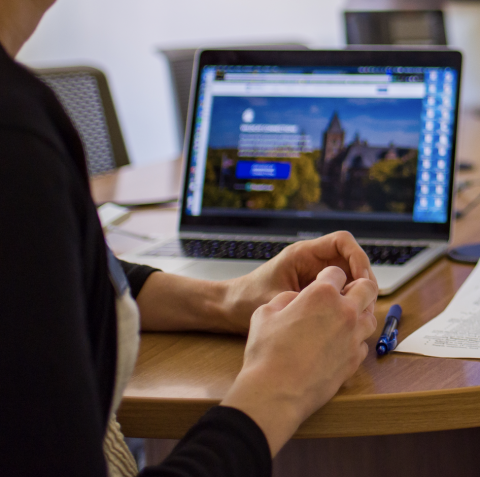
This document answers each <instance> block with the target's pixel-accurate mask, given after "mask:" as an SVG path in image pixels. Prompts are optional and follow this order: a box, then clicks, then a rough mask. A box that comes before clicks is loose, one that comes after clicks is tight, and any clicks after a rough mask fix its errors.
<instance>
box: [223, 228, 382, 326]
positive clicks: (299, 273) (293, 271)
mask: <svg viewBox="0 0 480 477" xmlns="http://www.w3.org/2000/svg"><path fill="white" fill-rule="evenodd" d="M329 266H336V267H339V268H340V269H342V270H343V272H344V273H345V275H346V281H345V283H346V285H347V286H348V284H349V283H351V282H353V281H354V280H357V279H360V278H366V279H369V280H371V281H372V282H373V283H374V285H375V286H376V284H377V281H376V279H375V275H374V274H373V272H372V268H371V266H370V260H369V259H368V257H367V255H366V254H365V252H364V251H363V249H362V248H361V247H360V245H359V244H358V243H357V241H356V240H355V238H354V237H353V236H352V234H350V233H349V232H345V231H341V232H334V233H331V234H329V235H325V236H323V237H320V238H318V239H314V240H304V241H299V242H296V243H294V244H292V245H290V246H288V247H287V248H286V249H284V250H283V251H282V252H281V253H280V254H278V255H277V256H276V257H274V258H272V259H270V260H269V261H268V262H266V263H265V264H263V265H262V266H261V267H259V268H257V269H256V270H254V271H253V272H251V273H249V274H248V275H245V276H242V277H239V278H236V279H233V280H228V281H227V282H225V284H226V290H227V291H226V297H225V302H226V304H227V305H226V309H227V310H230V311H227V313H226V316H227V320H228V322H229V324H225V327H226V329H227V330H229V331H234V332H240V333H244V334H246V333H248V330H249V326H250V318H251V316H252V314H253V312H254V311H255V310H256V309H257V308H258V307H259V306H261V305H263V304H265V303H268V302H269V301H270V300H272V299H273V298H275V297H276V296H277V295H278V294H279V293H282V292H285V291H294V292H300V291H302V290H303V289H304V288H305V287H306V286H307V285H309V284H310V283H312V282H313V281H314V280H315V278H316V276H317V275H318V273H319V272H321V271H322V270H324V269H325V268H326V267H329ZM372 311H373V309H372Z"/></svg>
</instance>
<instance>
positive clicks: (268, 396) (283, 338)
mask: <svg viewBox="0 0 480 477" xmlns="http://www.w3.org/2000/svg"><path fill="white" fill-rule="evenodd" d="M312 261H313V260H312ZM360 262H361V261H360ZM340 263H341V260H340V259H339V260H338V264H340ZM344 263H347V261H346V262H344ZM305 265H306V264H305ZM356 266H357V267H358V266H360V267H361V266H362V264H361V263H359V264H356ZM357 273H358V272H357ZM362 274H363V272H362ZM353 277H355V274H353ZM303 278H304V279H305V280H307V281H309V280H308V271H307V272H306V275H305V276H304V277H303ZM347 283H348V284H347ZM376 298H377V285H376V282H375V281H374V280H371V279H370V278H369V277H368V278H367V277H365V278H357V279H355V280H350V281H349V277H348V275H347V274H346V273H345V271H344V270H343V269H342V268H340V267H339V266H326V267H325V268H324V269H323V270H322V271H321V272H320V273H318V276H317V277H316V279H314V280H313V281H312V282H311V283H310V284H308V285H307V286H305V287H304V288H303V289H302V290H301V291H299V292H296V291H286V292H282V293H279V294H277V295H276V296H275V297H274V298H273V299H272V300H271V301H270V302H269V303H268V304H265V305H263V306H261V307H260V308H258V309H257V310H256V311H255V313H254V314H253V316H252V319H251V324H250V333H249V336H248V340H247V346H246V350H245V357H244V365H243V368H242V370H241V372H240V374H239V375H238V377H237V379H236V381H235V383H234V385H233V386H232V388H231V389H230V391H229V392H228V394H227V396H226V397H225V399H224V401H223V402H222V405H226V406H232V407H236V408H238V409H240V410H242V411H243V412H245V413H246V414H248V415H249V416H250V417H251V418H252V419H253V420H254V421H256V422H257V424H258V425H259V426H260V427H261V428H262V430H263V431H264V433H265V435H266V437H267V440H268V443H269V445H270V449H271V451H272V455H275V454H276V453H277V452H278V450H279V449H280V448H281V447H282V446H283V444H284V443H285V442H286V441H287V440H288V439H289V438H290V437H291V436H292V434H293V433H294V432H295V430H296V429H297V428H298V426H299V425H300V424H301V423H302V422H303V421H304V420H305V419H306V418H307V417H308V416H310V415H311V414H312V413H313V412H315V411H316V410H317V409H318V408H320V407H321V406H322V405H324V404H325V403H326V402H327V401H328V400H329V399H331V398H332V397H333V396H334V395H335V393H336V392H337V391H338V389H339V387H340V386H341V385H342V383H344V382H345V380H346V379H348V378H349V377H350V376H352V375H353V373H354V372H355V371H356V370H357V368H358V366H359V365H360V364H361V362H362V361H363V360H364V359H365V357H366V356H367V352H368V346H367V344H366V343H365V340H366V339H367V338H368V337H369V336H370V335H371V334H372V333H373V332H374V331H375V328H376V320H375V317H374V316H373V305H374V303H375V300H376Z"/></svg>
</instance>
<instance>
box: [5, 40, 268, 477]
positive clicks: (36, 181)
mask: <svg viewBox="0 0 480 477" xmlns="http://www.w3.org/2000/svg"><path fill="white" fill-rule="evenodd" d="M123 266H124V270H125V271H126V274H127V277H128V279H129V281H130V285H131V288H132V290H133V291H134V294H136V293H138V292H139V290H140V289H141V286H142V284H143V282H144V281H145V280H146V278H147V277H148V275H149V273H151V271H152V270H151V269H148V268H145V267H141V266H134V265H131V264H125V263H124V264H123ZM0 285H1V286H0V325H1V327H0V475H2V476H15V477H23V476H25V477H28V476H49V477H51V476H62V477H63V476H67V475H68V476H69V477H75V476H88V477H96V476H99V477H100V476H101V477H105V476H106V475H107V470H106V465H105V461H104V456H103V452H102V441H103V437H104V433H105V428H106V424H107V420H108V417H109V410H110V405H111V400H112V393H113V388H114V376H115V365H116V317H115V298H114V290H113V287H112V285H111V283H110V281H109V279H108V274H107V258H106V251H105V240H104V237H103V234H102V229H101V225H100V223H99V220H98V217H97V213H96V209H95V206H94V204H93V202H92V199H91V196H90V191H89V184H88V176H87V171H86V166H85V157H84V153H83V149H82V145H81V141H80V139H79V136H78V134H77V133H76V131H75V129H74V127H73V126H72V124H71V122H70V121H69V119H68V117H67V115H66V114H65V112H64V111H63V109H62V107H61V105H60V104H59V102H58V101H57V100H56V98H55V96H54V94H53V93H52V92H51V91H50V90H49V89H48V88H47V87H46V86H45V85H44V84H43V83H41V82H40V81H39V80H38V79H36V78H35V77H34V76H33V75H32V74H31V73H30V72H29V71H27V70H26V69H25V68H23V67H22V66H20V65H18V64H17V63H16V62H14V61H13V60H12V59H11V58H10V57H9V56H8V55H7V54H6V52H5V51H4V50H3V49H2V47H1V46H0ZM270 473H271V461H270V454H269V450H268V445H267V442H266V439H265V437H264V435H263V433H262V432H261V430H260V429H259V428H258V426H257V425H256V424H255V423H254V422H253V421H252V420H251V419H250V418H249V417H247V416H246V415H245V414H243V413H241V412H240V411H237V410H235V409H230V408H225V407H216V408H213V409H212V410H211V411H210V412H208V413H207V414H206V415H205V416H204V417H203V418H202V419H201V420H200V421H199V423H198V424H197V425H196V426H194V427H193V428H192V429H191V430H190V431H189V433H188V434H187V435H186V436H185V438H184V439H183V440H182V441H181V443H180V444H179V446H178V447H177V448H176V449H175V450H174V452H173V453H172V455H171V456H170V457H169V458H168V459H167V460H166V461H165V462H164V463H163V464H162V465H161V466H157V467H152V468H149V469H146V470H144V471H143V472H142V475H144V476H149V477H150V476H160V475H161V476H176V477H181V476H190V477H192V476H202V477H207V476H218V477H220V476H229V477H235V476H239V477H240V476H242V477H246V476H249V477H255V476H262V477H263V476H267V475H270Z"/></svg>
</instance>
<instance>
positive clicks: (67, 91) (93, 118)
mask: <svg viewBox="0 0 480 477" xmlns="http://www.w3.org/2000/svg"><path fill="white" fill-rule="evenodd" d="M33 72H34V73H35V74H36V75H37V76H38V77H39V78H40V79H41V80H42V81H43V82H44V83H45V84H47V86H49V87H50V88H51V89H52V90H53V91H54V93H55V94H56V96H57V98H58V100H59V101H60V102H61V103H62V106H63V107H64V108H65V111H66V112H67V114H68V115H69V116H70V119H71V120H72V122H73V123H74V125H75V127H76V129H77V131H78V133H79V135H80V138H81V139H82V142H83V146H84V149H85V155H86V158H87V166H88V173H89V175H90V176H94V175H97V174H103V173H106V172H111V171H113V170H115V169H117V168H118V167H120V166H125V165H127V164H130V160H129V158H128V153H127V149H126V147H125V143H124V140H123V135H122V132H121V130H120V124H119V122H118V118H117V113H116V112H115V106H114V104H113V99H112V95H111V93H110V88H109V87H108V82H107V78H106V76H105V74H104V73H103V72H102V71H100V70H99V69H97V68H91V67H88V66H74V67H64V68H46V69H36V70H34V71H33Z"/></svg>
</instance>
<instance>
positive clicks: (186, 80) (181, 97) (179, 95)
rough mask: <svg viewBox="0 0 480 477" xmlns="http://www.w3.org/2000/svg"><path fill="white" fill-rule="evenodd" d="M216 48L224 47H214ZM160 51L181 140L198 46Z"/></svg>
mask: <svg viewBox="0 0 480 477" xmlns="http://www.w3.org/2000/svg"><path fill="white" fill-rule="evenodd" d="M212 48H215V49H223V48H219V47H212ZM225 49H244V50H261V49H271V50H281V49H284V50H308V47H307V46H305V45H302V44H301V43H269V44H256V45H241V46H229V47H226V48H225ZM158 51H159V53H161V54H162V55H164V56H165V58H166V59H167V61H168V64H169V67H170V74H171V79H172V85H173V91H174V95H175V99H176V104H177V110H178V116H177V117H178V119H179V125H178V127H179V131H180V136H181V138H180V139H181V140H182V141H183V136H184V134H185V127H186V124H187V114H188V103H189V99H190V86H191V82H192V72H193V61H194V57H195V52H196V51H197V48H182V49H170V50H168V49H167V50H165V49H159V50H158Z"/></svg>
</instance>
